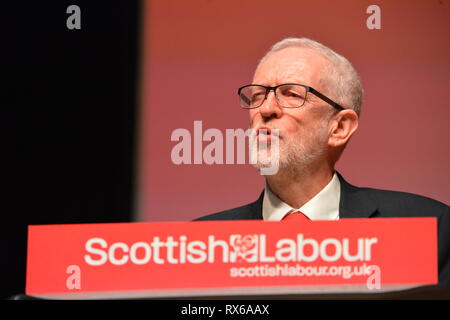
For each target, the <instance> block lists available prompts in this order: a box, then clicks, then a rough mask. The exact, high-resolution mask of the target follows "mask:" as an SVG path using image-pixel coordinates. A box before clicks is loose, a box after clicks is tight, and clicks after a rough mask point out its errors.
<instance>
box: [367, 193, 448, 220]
mask: <svg viewBox="0 0 450 320" xmlns="http://www.w3.org/2000/svg"><path fill="white" fill-rule="evenodd" d="M361 190H364V192H366V194H367V195H368V197H370V198H371V199H373V201H374V202H376V203H377V205H378V208H379V210H380V212H397V213H399V214H400V215H403V214H404V215H405V216H440V215H442V214H444V213H447V214H448V213H449V206H448V205H446V204H445V203H442V202H440V201H437V200H435V199H431V198H428V197H425V196H422V195H418V194H413V193H408V192H401V191H390V190H382V189H372V188H361ZM402 213H403V214H402Z"/></svg>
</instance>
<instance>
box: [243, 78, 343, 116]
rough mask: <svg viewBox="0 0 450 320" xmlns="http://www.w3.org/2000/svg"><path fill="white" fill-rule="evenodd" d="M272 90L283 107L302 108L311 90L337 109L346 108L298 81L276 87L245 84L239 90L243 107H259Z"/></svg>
mask: <svg viewBox="0 0 450 320" xmlns="http://www.w3.org/2000/svg"><path fill="white" fill-rule="evenodd" d="M272 90H273V92H274V93H275V98H276V100H277V103H278V105H279V106H280V107H283V108H300V107H301V106H303V105H304V104H305V101H306V96H307V94H308V92H311V93H312V94H314V95H315V96H317V97H319V98H320V99H322V100H323V101H325V102H327V103H329V104H330V105H332V106H333V107H334V108H336V109H337V110H339V111H340V110H344V109H345V108H344V107H343V106H341V105H339V104H337V103H336V102H334V101H333V100H331V99H330V98H328V97H326V96H325V95H323V94H322V93H320V92H319V91H317V90H315V89H314V88H311V87H309V86H305V85H303V84H296V83H285V84H280V85H278V86H275V87H267V86H263V85H259V84H249V85H246V86H243V87H241V88H239V90H238V95H239V100H240V105H241V108H243V109H255V108H259V107H260V106H261V105H262V104H263V103H264V101H265V100H266V99H267V95H268V94H269V92H270V91H272Z"/></svg>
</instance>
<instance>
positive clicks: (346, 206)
mask: <svg viewBox="0 0 450 320" xmlns="http://www.w3.org/2000/svg"><path fill="white" fill-rule="evenodd" d="M336 173H337V175H338V177H339V181H340V183H341V199H340V202H339V217H340V218H369V217H371V216H373V215H374V214H375V213H376V212H377V205H376V203H375V202H374V201H373V200H372V199H371V198H370V197H369V196H368V193H367V192H365V190H364V188H358V187H355V186H352V185H351V184H349V183H348V182H347V181H345V180H344V178H343V177H342V176H341V175H340V174H339V173H338V172H336Z"/></svg>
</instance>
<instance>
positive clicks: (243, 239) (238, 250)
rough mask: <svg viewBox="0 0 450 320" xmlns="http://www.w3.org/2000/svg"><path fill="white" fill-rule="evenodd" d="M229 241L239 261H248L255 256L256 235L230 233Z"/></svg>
mask: <svg viewBox="0 0 450 320" xmlns="http://www.w3.org/2000/svg"><path fill="white" fill-rule="evenodd" d="M230 243H231V246H232V247H233V249H234V253H235V254H236V255H237V257H239V261H242V259H245V260H247V261H248V262H250V261H251V260H254V259H255V258H256V245H257V236H256V235H250V234H247V235H245V236H242V235H232V236H231V237H230Z"/></svg>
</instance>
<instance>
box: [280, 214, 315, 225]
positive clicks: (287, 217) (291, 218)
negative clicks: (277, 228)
mask: <svg viewBox="0 0 450 320" xmlns="http://www.w3.org/2000/svg"><path fill="white" fill-rule="evenodd" d="M281 221H294V222H295V221H311V219H309V218H308V217H307V216H306V215H305V214H304V213H302V212H300V211H295V212H292V213H289V214H287V215H285V216H284V218H283V219H281Z"/></svg>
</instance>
